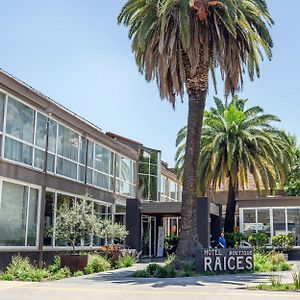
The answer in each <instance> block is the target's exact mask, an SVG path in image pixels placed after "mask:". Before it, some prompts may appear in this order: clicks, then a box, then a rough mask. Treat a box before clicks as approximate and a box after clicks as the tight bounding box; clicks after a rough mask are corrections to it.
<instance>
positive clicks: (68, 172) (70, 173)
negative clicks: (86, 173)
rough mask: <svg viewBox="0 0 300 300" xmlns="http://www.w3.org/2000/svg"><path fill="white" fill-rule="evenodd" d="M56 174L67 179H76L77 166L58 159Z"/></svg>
mask: <svg viewBox="0 0 300 300" xmlns="http://www.w3.org/2000/svg"><path fill="white" fill-rule="evenodd" d="M56 173H57V174H60V175H63V176H66V177H69V178H73V179H77V164H76V163H74V162H71V161H69V160H66V159H63V158H60V157H58V158H57V166H56Z"/></svg>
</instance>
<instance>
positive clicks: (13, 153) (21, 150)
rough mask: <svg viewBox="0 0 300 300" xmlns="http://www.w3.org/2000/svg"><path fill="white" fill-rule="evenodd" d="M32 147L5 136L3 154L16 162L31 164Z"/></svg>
mask: <svg viewBox="0 0 300 300" xmlns="http://www.w3.org/2000/svg"><path fill="white" fill-rule="evenodd" d="M32 151H33V148H32V147H31V146H28V145H26V144H23V143H21V142H18V141H15V140H13V139H11V138H9V137H6V138H5V149H4V156H5V157H6V158H7V159H11V160H14V161H17V162H21V163H24V164H27V165H32Z"/></svg>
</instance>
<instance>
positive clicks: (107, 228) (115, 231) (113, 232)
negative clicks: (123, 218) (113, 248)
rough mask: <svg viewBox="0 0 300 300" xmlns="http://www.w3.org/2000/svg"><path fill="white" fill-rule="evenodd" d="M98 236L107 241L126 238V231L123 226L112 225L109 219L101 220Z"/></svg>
mask: <svg viewBox="0 0 300 300" xmlns="http://www.w3.org/2000/svg"><path fill="white" fill-rule="evenodd" d="M98 235H99V236H100V237H102V238H106V239H107V240H114V239H120V240H123V239H125V238H126V237H127V235H128V231H127V230H126V228H125V226H124V225H122V224H119V223H113V222H112V220H110V219H105V220H101V223H100V230H99V232H98Z"/></svg>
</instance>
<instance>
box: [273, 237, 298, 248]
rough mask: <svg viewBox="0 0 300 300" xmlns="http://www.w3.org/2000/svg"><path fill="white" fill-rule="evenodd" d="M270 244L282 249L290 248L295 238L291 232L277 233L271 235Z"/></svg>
mask: <svg viewBox="0 0 300 300" xmlns="http://www.w3.org/2000/svg"><path fill="white" fill-rule="evenodd" d="M272 245H273V246H274V247H279V248H282V249H284V250H290V249H292V248H293V246H294V245H295V238H294V236H293V235H291V234H288V235H284V234H278V235H275V236H273V238H272Z"/></svg>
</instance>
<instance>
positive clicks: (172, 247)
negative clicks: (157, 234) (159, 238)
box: [164, 234, 180, 254]
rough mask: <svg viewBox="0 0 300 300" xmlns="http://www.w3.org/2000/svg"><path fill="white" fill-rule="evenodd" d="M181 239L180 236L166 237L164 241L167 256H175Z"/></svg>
mask: <svg viewBox="0 0 300 300" xmlns="http://www.w3.org/2000/svg"><path fill="white" fill-rule="evenodd" d="M179 239H180V237H179V236H178V235H174V234H172V235H170V236H166V237H165V240H164V249H165V250H166V253H167V254H174V253H175V252H176V249H177V246H178V242H179Z"/></svg>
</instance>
